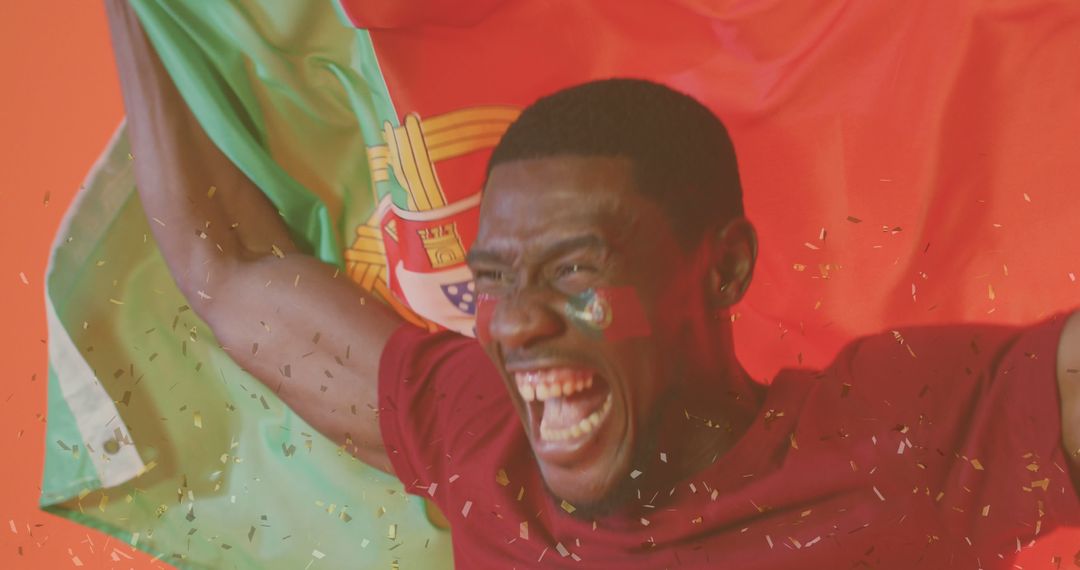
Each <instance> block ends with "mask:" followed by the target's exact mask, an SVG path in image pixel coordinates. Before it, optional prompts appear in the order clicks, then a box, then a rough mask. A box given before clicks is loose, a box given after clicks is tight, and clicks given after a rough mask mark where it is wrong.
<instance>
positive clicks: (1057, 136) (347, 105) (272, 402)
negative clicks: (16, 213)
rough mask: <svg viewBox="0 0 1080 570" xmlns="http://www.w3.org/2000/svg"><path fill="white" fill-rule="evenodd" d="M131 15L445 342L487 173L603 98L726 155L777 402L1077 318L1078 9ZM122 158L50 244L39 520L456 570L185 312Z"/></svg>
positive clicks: (248, 6) (741, 342)
mask: <svg viewBox="0 0 1080 570" xmlns="http://www.w3.org/2000/svg"><path fill="white" fill-rule="evenodd" d="M132 4H133V6H134V7H135V8H136V12H137V13H138V16H139V18H140V21H141V22H142V24H143V26H144V28H145V29H146V31H147V34H148V35H149V37H150V39H151V41H152V43H153V44H154V46H155V47H156V49H157V50H158V52H159V54H160V55H161V57H162V59H163V61H164V63H165V66H166V68H167V69H168V71H169V73H170V75H171V76H172V77H173V79H174V80H175V81H176V83H177V85H178V87H179V89H180V91H181V94H182V95H183V97H184V99H185V101H186V102H187V104H188V105H189V106H190V107H191V108H192V110H193V111H194V113H195V115H196V117H197V118H198V119H199V121H200V124H201V125H202V126H203V127H204V128H205V129H206V131H207V132H208V134H209V135H210V137H211V138H212V139H213V141H214V142H215V144H216V145H218V147H219V148H221V150H222V151H223V152H224V153H225V154H226V155H227V156H228V157H229V158H230V159H231V160H232V161H233V162H235V163H236V164H237V165H238V166H239V167H240V169H241V170H242V171H243V172H244V173H245V174H246V175H247V176H248V177H249V178H251V179H252V180H253V181H254V182H255V183H256V184H257V185H258V186H259V187H260V188H261V189H262V190H263V191H264V192H265V193H266V195H267V196H268V197H269V198H270V200H271V201H272V202H273V203H274V204H275V206H276V207H277V208H278V210H279V211H280V212H281V214H282V216H283V219H284V220H285V221H286V222H287V223H288V225H289V227H290V228H291V230H292V231H293V234H294V236H295V237H296V240H297V242H298V243H299V244H301V245H302V247H304V248H305V249H306V250H307V251H308V252H309V253H311V254H312V255H315V256H317V257H318V258H319V259H321V260H323V261H324V262H326V263H330V264H334V265H336V266H338V267H339V268H340V269H341V272H342V274H343V275H344V276H346V277H347V278H349V279H351V280H352V281H353V282H355V283H356V284H357V285H358V286H359V287H360V288H362V289H364V290H366V291H369V292H370V293H371V294H372V295H373V296H375V297H376V298H378V299H379V300H380V301H382V302H385V303H387V304H389V305H390V306H392V307H393V308H394V309H395V311H397V313H398V314H399V315H401V317H402V318H403V319H404V320H406V321H409V322H412V323H413V324H415V325H417V326H421V327H425V328H428V329H429V330H437V329H440V328H443V329H449V330H453V331H457V332H460V333H462V334H466V335H471V334H472V331H473V322H474V319H475V315H476V308H477V300H476V298H475V291H474V290H473V287H472V283H471V279H470V274H469V272H468V270H467V268H466V267H465V265H464V263H463V261H464V255H465V253H466V252H467V251H468V248H469V246H470V244H471V243H472V241H473V240H474V239H475V237H476V233H477V223H478V212H479V209H478V208H479V203H480V199H481V191H482V188H483V183H484V174H485V164H486V161H487V157H488V156H489V153H490V150H491V148H492V147H493V146H494V145H495V144H496V143H497V142H498V140H499V138H500V136H501V135H502V133H503V132H504V131H505V130H506V128H507V126H508V125H509V124H510V123H511V122H512V121H513V120H514V118H515V117H516V116H517V114H518V113H519V112H520V110H521V108H523V107H524V106H525V105H528V104H529V103H531V102H532V101H533V100H535V99H536V98H537V97H539V96H542V95H544V94H546V93H550V92H552V91H555V90H557V89H559V88H562V87H566V86H569V85H573V84H576V83H580V82H583V81H587V80H590V79H596V78H602V77H612V76H631V77H644V78H648V79H653V80H657V81H661V82H663V83H666V84H668V85H671V86H672V87H675V88H677V89H681V90H684V91H686V92H688V93H690V94H692V95H694V96H695V97H697V98H699V99H700V100H702V101H703V102H704V103H705V104H706V105H708V106H709V107H711V108H712V109H713V110H714V111H715V112H716V113H717V114H718V115H719V116H720V117H721V118H722V119H723V120H724V121H725V123H726V124H727V125H728V127H729V130H730V132H731V134H732V137H733V140H734V142H735V146H736V151H737V153H738V155H739V162H740V172H741V176H742V180H743V186H744V194H745V196H746V207H747V211H748V215H749V217H750V218H751V220H752V221H753V222H754V224H755V225H756V227H757V229H758V233H759V237H760V242H761V255H760V258H759V262H758V267H757V269H756V271H755V279H754V285H753V286H752V287H751V288H750V291H749V294H748V296H747V298H746V300H745V301H744V302H743V303H742V304H741V305H740V307H739V308H738V310H737V311H736V313H735V315H734V318H735V319H736V324H735V330H736V331H737V332H736V338H737V349H738V351H739V354H740V358H741V360H742V361H743V363H744V365H745V366H746V367H747V368H748V370H749V371H750V372H751V373H752V374H753V375H754V376H755V377H756V378H759V379H761V380H762V381H768V379H769V378H770V377H771V376H772V374H773V373H774V372H775V371H776V370H777V369H778V368H780V367H785V366H823V365H825V364H827V363H828V362H829V360H830V359H831V357H832V356H833V355H834V354H835V353H836V351H837V350H838V349H839V348H840V347H841V346H843V345H844V344H845V343H847V342H849V341H850V340H852V339H853V338H854V337H856V336H858V335H861V334H864V333H867V332H875V331H877V330H880V328H881V327H882V326H895V327H903V326H909V325H913V324H928V323H942V322H954V321H961V320H964V321H971V320H978V321H996V322H1028V321H1032V320H1034V319H1037V318H1039V317H1041V316H1044V315H1047V314H1050V313H1052V312H1056V311H1058V310H1060V309H1062V308H1066V307H1069V306H1073V305H1075V304H1076V302H1077V301H1076V300H1077V299H1078V298H1080V283H1078V281H1080V265H1077V263H1078V261H1077V260H1080V240H1076V239H1075V237H1074V236H1072V235H1071V233H1070V232H1071V228H1072V226H1073V224H1074V222H1075V219H1076V215H1077V213H1078V209H1077V205H1076V201H1075V198H1074V196H1075V181H1076V180H1077V179H1080V161H1077V160H1076V156H1077V155H1078V154H1080V153H1078V151H1080V148H1078V145H1080V142H1078V141H1080V137H1078V136H1077V133H1080V113H1077V109H1078V107H1077V106H1076V104H1075V98H1076V93H1078V92H1080V75H1077V74H1076V73H1074V72H1073V71H1072V70H1073V67H1074V66H1075V53H1076V50H1075V47H1076V45H1077V42H1080V5H1076V4H1075V3H1068V2H1054V1H1050V0H1025V1H1022V2H1017V3H1012V4H1009V5H1004V4H1000V5H999V4H985V3H976V2H961V3H938V4H932V5H922V4H911V3H908V4H902V5H901V4H895V3H894V4H880V3H866V2H856V1H853V0H828V1H826V2H823V3H815V4H814V5H813V6H810V5H801V4H794V3H787V4H776V3H769V2H749V3H747V2H742V3H735V2H720V3H715V2H699V1H696V0H681V1H659V0H658V1H652V2H640V3H633V4H627V3H623V2H578V1H571V0H559V1H555V2H536V1H524V0H522V1H514V0H484V1H482V2H469V3H468V5H467V6H465V5H461V3H451V2H445V1H442V0H393V1H390V0H375V1H364V2H361V1H359V0H341V2H340V3H337V2H331V1H329V0H302V1H296V2H287V3H286V2H271V1H268V0H231V1H229V2H212V3H211V2H200V1H197V0H132ZM642 112H643V113H647V112H649V110H648V109H642ZM657 144H663V141H657ZM131 158H132V157H130V156H129V149H128V148H127V143H126V139H125V137H124V135H123V129H122V128H121V129H120V131H118V134H117V136H116V137H115V138H114V140H113V142H112V143H111V144H110V146H109V148H108V149H106V151H105V153H104V154H103V155H102V158H101V159H100V161H99V163H98V164H97V165H96V166H95V167H94V170H93V171H92V172H91V173H90V175H89V177H88V179H87V182H86V184H85V188H84V189H83V190H82V191H81V192H80V195H79V197H78V198H77V199H76V201H75V203H74V204H73V206H72V208H71V210H70V211H69V213H68V215H67V217H66V219H65V222H64V225H63V226H62V228H61V229H60V231H59V232H58V234H57V236H56V241H55V244H54V247H53V251H52V255H51V260H50V265H49V270H48V276H47V284H46V293H47V300H48V303H47V305H48V315H47V317H48V324H49V364H50V370H49V427H48V430H49V431H48V433H49V437H48V440H47V441H46V442H45V445H46V466H45V473H44V475H43V484H42V497H41V502H42V506H43V508H45V509H47V510H49V511H50V512H54V513H57V514H59V515H62V516H65V517H69V518H71V519H73V520H76V521H78V522H81V523H83V524H86V525H89V526H93V527H96V528H100V529H102V530H104V531H106V532H109V533H111V534H113V535H116V536H118V537H121V538H122V539H124V540H126V541H128V542H130V543H131V544H134V545H135V546H137V547H139V548H142V549H144V550H147V551H148V552H151V553H153V554H155V555H158V556H160V557H161V559H162V560H164V561H166V562H168V563H170V564H173V565H176V566H178V567H185V568H220V567H235V568H268V567H281V568H296V567H310V568H318V567H323V568H326V567H343V566H346V565H347V566H350V567H390V566H391V564H394V563H398V564H400V567H401V568H449V567H451V565H452V562H451V561H450V560H451V555H450V546H449V545H450V542H449V541H450V536H449V534H448V533H446V532H444V531H441V530H439V529H437V528H435V527H434V526H433V525H432V524H431V523H430V522H429V521H428V519H427V516H426V515H425V510H424V507H423V504H422V503H421V502H420V501H418V500H417V499H416V498H409V497H407V496H406V495H405V493H404V489H403V487H402V485H401V484H400V483H399V482H398V481H396V480H395V479H394V478H393V477H391V476H389V475H385V474H382V473H380V472H378V471H376V470H374V469H371V468H368V467H366V466H364V465H363V464H361V463H360V462H358V461H356V460H355V459H353V458H352V457H351V456H349V454H348V453H347V452H346V451H345V450H343V449H339V448H337V447H336V446H334V445H333V444H332V443H330V442H329V440H327V439H325V438H323V437H322V436H320V435H319V434H318V433H316V432H315V431H314V430H313V429H311V428H310V426H308V425H306V424H305V423H304V422H303V421H302V420H301V419H300V418H298V417H297V416H295V415H294V414H293V413H292V412H291V411H290V410H289V409H288V408H287V407H286V406H285V405H284V404H283V403H282V402H281V401H280V400H278V399H277V397H276V396H275V395H274V393H273V391H272V390H270V389H267V388H266V387H264V386H263V385H262V384H261V383H260V382H259V381H257V380H255V379H254V378H252V377H251V376H249V375H247V373H245V372H244V371H243V370H241V369H239V368H238V367H237V366H236V365H235V363H233V361H232V360H231V359H230V358H229V356H228V354H227V353H226V352H225V351H223V350H222V349H221V347H220V346H218V345H217V343H216V342H215V340H214V338H213V335H212V334H211V332H210V330H209V329H208V327H207V326H206V325H205V323H203V322H201V321H200V320H199V319H198V318H197V317H195V316H194V314H193V312H192V311H190V310H189V309H188V306H187V301H186V300H185V299H184V298H183V297H182V295H180V294H179V292H178V291H177V290H176V287H175V285H174V284H173V282H172V280H171V277H170V276H169V274H168V271H167V269H166V267H165V264H164V262H163V260H162V259H161V256H160V253H159V252H158V251H157V248H156V245H155V244H154V242H153V239H152V238H151V237H149V233H150V232H149V228H148V226H147V224H148V223H153V222H152V221H148V220H147V219H146V217H145V214H144V213H143V212H142V209H141V205H140V204H139V201H138V196H137V194H136V193H135V191H134V178H133V176H132V173H131V167H130V161H131ZM218 191H221V192H226V191H228V189H226V188H222V189H219V190H218ZM252 294H253V295H257V294H258V292H257V291H253V292H252ZM354 349H356V350H362V349H363V347H355V348H354ZM492 476H493V477H494V476H495V474H492ZM1054 536H1057V537H1058V538H1057V539H1056V540H1057V541H1058V542H1057V543H1056V544H1061V543H1062V541H1064V540H1066V539H1067V538H1068V535H1063V534H1060V533H1059V534H1057V535H1054ZM1054 540H1055V538H1053V537H1049V538H1044V539H1043V541H1042V544H1051V545H1053V544H1055V543H1054ZM1047 548H1048V547H1047ZM1034 551H1035V552H1042V553H1046V552H1050V551H1049V550H1043V551H1038V550H1037V549H1035V550H1034ZM1031 556H1032V558H1031V559H1032V560H1034V559H1035V558H1034V556H1035V554H1031ZM1040 559H1041V558H1040Z"/></svg>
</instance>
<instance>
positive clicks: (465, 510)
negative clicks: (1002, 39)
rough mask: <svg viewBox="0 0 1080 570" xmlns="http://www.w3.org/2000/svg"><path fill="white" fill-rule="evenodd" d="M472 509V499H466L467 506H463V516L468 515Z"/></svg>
mask: <svg viewBox="0 0 1080 570" xmlns="http://www.w3.org/2000/svg"><path fill="white" fill-rule="evenodd" d="M471 510H472V501H465V506H463V507H461V516H462V517H468V516H469V511H471Z"/></svg>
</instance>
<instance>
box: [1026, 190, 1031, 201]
mask: <svg viewBox="0 0 1080 570" xmlns="http://www.w3.org/2000/svg"><path fill="white" fill-rule="evenodd" d="M1024 201H1025V202H1029V203H1030V202H1031V196H1028V194H1027V192H1024Z"/></svg>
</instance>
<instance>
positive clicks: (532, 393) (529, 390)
mask: <svg viewBox="0 0 1080 570" xmlns="http://www.w3.org/2000/svg"><path fill="white" fill-rule="evenodd" d="M518 390H519V391H520V392H521V397H522V398H525V401H526V402H532V401H534V400H536V388H534V387H532V386H530V385H528V384H520V385H518Z"/></svg>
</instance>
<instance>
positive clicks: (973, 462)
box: [971, 459, 983, 471]
mask: <svg viewBox="0 0 1080 570" xmlns="http://www.w3.org/2000/svg"><path fill="white" fill-rule="evenodd" d="M971 466H972V467H974V468H975V470H976V471H983V465H982V463H981V462H979V460H978V459H972V460H971Z"/></svg>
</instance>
